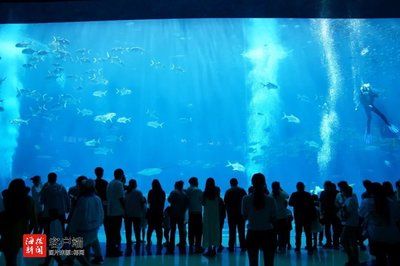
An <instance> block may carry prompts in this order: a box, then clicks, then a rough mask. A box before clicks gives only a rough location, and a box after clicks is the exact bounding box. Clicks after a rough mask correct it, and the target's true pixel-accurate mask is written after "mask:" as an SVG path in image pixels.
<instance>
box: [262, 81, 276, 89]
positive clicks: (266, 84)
mask: <svg viewBox="0 0 400 266" xmlns="http://www.w3.org/2000/svg"><path fill="white" fill-rule="evenodd" d="M260 84H261V86H262V87H263V88H267V89H268V90H276V89H278V88H279V87H278V85H276V84H274V83H271V82H267V83H262V82H261V83H260Z"/></svg>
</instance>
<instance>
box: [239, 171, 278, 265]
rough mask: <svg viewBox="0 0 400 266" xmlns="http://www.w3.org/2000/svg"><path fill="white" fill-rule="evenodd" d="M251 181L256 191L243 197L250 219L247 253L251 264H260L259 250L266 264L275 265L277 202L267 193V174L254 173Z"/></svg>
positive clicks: (246, 214)
mask: <svg viewBox="0 0 400 266" xmlns="http://www.w3.org/2000/svg"><path fill="white" fill-rule="evenodd" d="M251 183H252V185H253V188H254V192H253V193H252V194H250V195H247V196H245V197H244V198H243V203H242V214H243V216H244V217H245V219H247V220H248V224H247V228H248V230H247V239H246V245H247V254H248V257H249V264H250V266H258V254H259V250H261V251H262V252H263V255H264V265H274V256H275V249H276V234H275V230H274V223H275V222H276V215H277V212H276V204H275V200H274V199H273V198H272V197H268V196H267V194H266V191H267V190H266V186H267V185H266V181H265V176H264V175H263V174H261V173H257V174H254V175H253V177H252V179H251Z"/></svg>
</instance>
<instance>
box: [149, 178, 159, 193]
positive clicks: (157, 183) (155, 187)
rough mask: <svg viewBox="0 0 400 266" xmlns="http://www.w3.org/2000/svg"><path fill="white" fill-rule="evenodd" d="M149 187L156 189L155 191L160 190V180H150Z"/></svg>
mask: <svg viewBox="0 0 400 266" xmlns="http://www.w3.org/2000/svg"><path fill="white" fill-rule="evenodd" d="M151 189H153V190H157V191H161V190H162V188H161V184H160V181H158V179H153V182H151Z"/></svg>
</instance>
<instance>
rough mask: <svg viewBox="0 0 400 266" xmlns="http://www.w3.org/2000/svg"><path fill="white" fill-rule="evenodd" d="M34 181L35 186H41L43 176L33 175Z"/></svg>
mask: <svg viewBox="0 0 400 266" xmlns="http://www.w3.org/2000/svg"><path fill="white" fill-rule="evenodd" d="M31 180H32V183H33V185H34V186H39V185H40V183H41V178H40V176H39V175H35V176H33V177H31Z"/></svg>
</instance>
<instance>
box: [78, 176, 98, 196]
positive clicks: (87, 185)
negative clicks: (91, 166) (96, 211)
mask: <svg viewBox="0 0 400 266" xmlns="http://www.w3.org/2000/svg"><path fill="white" fill-rule="evenodd" d="M79 191H80V192H81V195H91V194H94V193H95V191H96V189H95V182H94V180H93V179H87V178H86V179H83V180H82V181H81V183H80V185H79Z"/></svg>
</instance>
